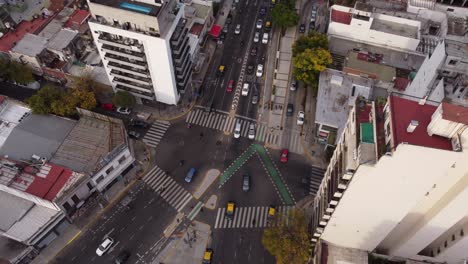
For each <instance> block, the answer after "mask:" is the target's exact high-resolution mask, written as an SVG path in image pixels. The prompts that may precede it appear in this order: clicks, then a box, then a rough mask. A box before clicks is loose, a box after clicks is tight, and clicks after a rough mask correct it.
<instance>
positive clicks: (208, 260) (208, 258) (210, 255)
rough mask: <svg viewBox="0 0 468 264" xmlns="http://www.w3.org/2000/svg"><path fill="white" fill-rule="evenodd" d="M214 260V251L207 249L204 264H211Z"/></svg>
mask: <svg viewBox="0 0 468 264" xmlns="http://www.w3.org/2000/svg"><path fill="white" fill-rule="evenodd" d="M212 259H213V249H211V248H207V249H206V250H205V254H203V262H202V263H203V264H210V263H211V260H212Z"/></svg>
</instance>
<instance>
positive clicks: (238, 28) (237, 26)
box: [234, 24, 240, 35]
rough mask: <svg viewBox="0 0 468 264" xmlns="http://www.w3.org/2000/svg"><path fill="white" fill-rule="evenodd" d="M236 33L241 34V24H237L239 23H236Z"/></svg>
mask: <svg viewBox="0 0 468 264" xmlns="http://www.w3.org/2000/svg"><path fill="white" fill-rule="evenodd" d="M234 33H235V34H236V35H239V34H240V24H237V25H236V29H235V30H234Z"/></svg>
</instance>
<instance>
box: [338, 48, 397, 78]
mask: <svg viewBox="0 0 468 264" xmlns="http://www.w3.org/2000/svg"><path fill="white" fill-rule="evenodd" d="M343 71H345V72H350V73H354V74H358V75H362V74H365V75H369V77H371V78H373V79H378V80H382V81H386V82H391V81H393V78H395V77H396V69H395V68H394V67H391V66H387V65H383V64H381V63H374V62H369V61H367V60H364V59H362V58H361V57H360V56H359V52H353V51H351V52H349V54H348V57H347V59H346V63H345V68H344V69H343Z"/></svg>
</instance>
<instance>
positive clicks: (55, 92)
mask: <svg viewBox="0 0 468 264" xmlns="http://www.w3.org/2000/svg"><path fill="white" fill-rule="evenodd" d="M63 97H64V92H63V91H62V90H60V89H58V88H57V87H55V86H51V85H46V86H44V87H43V88H42V89H40V90H39V91H38V92H37V93H36V94H35V95H33V96H31V97H30V98H28V99H27V100H26V102H27V103H28V105H29V107H31V110H32V111H33V113H35V114H42V115H47V114H50V113H52V112H55V111H53V110H52V109H53V108H55V107H57V106H54V104H56V102H59V103H62V99H63Z"/></svg>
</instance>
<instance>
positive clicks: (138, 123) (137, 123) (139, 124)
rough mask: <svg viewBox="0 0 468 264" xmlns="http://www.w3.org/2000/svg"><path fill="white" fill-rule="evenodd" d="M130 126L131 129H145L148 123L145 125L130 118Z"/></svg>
mask: <svg viewBox="0 0 468 264" xmlns="http://www.w3.org/2000/svg"><path fill="white" fill-rule="evenodd" d="M130 125H131V126H132V127H138V128H147V127H148V123H146V122H145V121H142V120H138V119H134V118H132V119H131V120H130Z"/></svg>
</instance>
